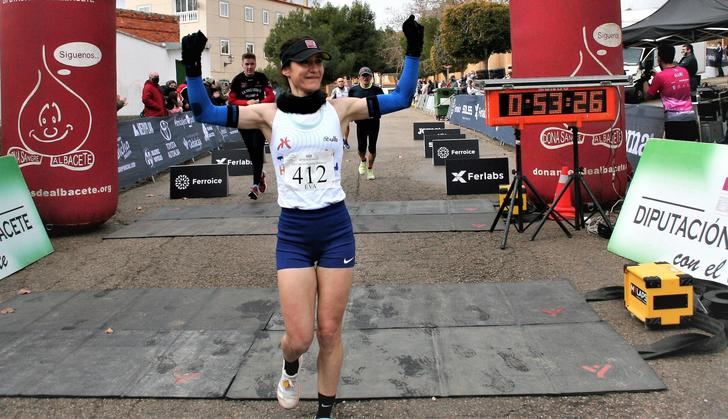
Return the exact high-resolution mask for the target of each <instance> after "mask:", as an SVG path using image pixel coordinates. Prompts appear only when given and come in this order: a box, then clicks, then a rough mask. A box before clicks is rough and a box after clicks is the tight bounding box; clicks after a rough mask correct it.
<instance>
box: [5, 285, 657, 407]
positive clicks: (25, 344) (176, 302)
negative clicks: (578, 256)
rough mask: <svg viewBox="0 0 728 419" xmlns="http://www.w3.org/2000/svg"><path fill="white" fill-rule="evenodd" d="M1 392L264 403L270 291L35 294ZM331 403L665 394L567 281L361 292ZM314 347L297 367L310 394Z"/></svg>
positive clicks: (276, 321)
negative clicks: (259, 400)
mask: <svg viewBox="0 0 728 419" xmlns="http://www.w3.org/2000/svg"><path fill="white" fill-rule="evenodd" d="M3 306H9V307H13V308H14V309H15V312H14V313H12V314H8V315H5V316H0V342H2V344H0V395H2V396H18V395H24V396H72V397H179V398H221V397H228V398H235V399H256V398H274V397H275V396H274V393H273V390H274V386H275V383H276V380H277V378H278V374H279V373H280V368H281V360H280V359H281V358H280V349H279V347H278V345H279V340H280V337H281V334H282V333H283V331H282V327H281V326H282V322H281V320H280V319H281V317H280V314H279V309H278V303H277V291H276V290H275V289H259V288H255V289H129V290H95V291H67V292H47V293H34V294H31V295H25V296H18V297H16V298H14V299H13V300H10V301H7V302H4V303H3ZM344 328H345V330H344V341H345V345H346V348H347V355H346V358H345V364H344V368H343V372H342V378H341V386H340V388H339V392H338V395H339V396H340V397H342V398H378V397H389V398H391V397H430V396H472V395H506V394H507V395H516V394H579V393H601V392H610V391H646V390H659V389H663V388H664V385H663V384H662V383H661V382H660V380H659V379H658V378H657V377H656V376H655V374H654V373H653V371H652V370H651V369H650V368H649V366H648V365H647V364H646V363H645V362H644V361H643V360H642V359H641V358H640V357H639V355H638V354H637V352H636V350H635V349H633V348H632V347H631V346H629V345H628V344H627V343H626V342H625V341H624V340H623V339H622V338H621V337H619V336H618V335H617V334H616V333H614V331H612V330H611V328H610V327H609V326H608V325H607V324H606V323H604V322H601V321H599V319H598V317H597V316H596V314H595V313H594V312H593V311H592V310H591V308H590V307H589V306H588V305H587V304H586V303H585V301H584V298H583V297H582V296H581V295H580V294H578V293H577V292H576V291H575V290H574V289H573V288H572V287H571V286H570V284H569V283H568V282H567V281H536V282H526V283H504V284H482V283H475V284H437V285H421V284H413V285H384V286H383V285H367V286H356V287H354V288H353V289H352V293H351V299H350V302H349V305H348V307H347V313H346V316H345V325H344ZM316 353H317V348H316V344H315V343H314V346H313V347H312V348H311V350H310V351H309V353H308V354H307V355H306V359H305V360H304V361H303V370H302V374H301V385H302V386H303V387H302V388H303V392H304V393H303V394H304V396H305V397H308V398H313V397H315V395H316V389H315V376H314V371H313V370H314V366H315V359H316Z"/></svg>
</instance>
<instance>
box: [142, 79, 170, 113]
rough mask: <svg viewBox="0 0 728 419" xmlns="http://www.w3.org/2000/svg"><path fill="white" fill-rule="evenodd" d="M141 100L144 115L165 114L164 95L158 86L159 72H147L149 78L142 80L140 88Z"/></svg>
mask: <svg viewBox="0 0 728 419" xmlns="http://www.w3.org/2000/svg"><path fill="white" fill-rule="evenodd" d="M142 102H143V103H144V112H142V115H144V116H167V109H166V108H165V107H164V96H163V95H162V89H161V88H160V87H159V73H157V72H156V71H152V72H151V73H149V80H147V81H145V82H144V90H142Z"/></svg>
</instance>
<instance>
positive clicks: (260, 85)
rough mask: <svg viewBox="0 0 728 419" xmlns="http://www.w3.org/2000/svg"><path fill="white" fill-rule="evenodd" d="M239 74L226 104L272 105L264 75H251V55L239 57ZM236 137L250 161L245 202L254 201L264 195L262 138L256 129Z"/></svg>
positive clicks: (252, 59) (256, 72) (261, 134)
mask: <svg viewBox="0 0 728 419" xmlns="http://www.w3.org/2000/svg"><path fill="white" fill-rule="evenodd" d="M242 64H243V72H242V73H240V74H238V75H237V76H235V77H234V78H233V81H232V82H230V93H228V104H230V105H237V106H252V105H257V104H259V103H273V102H275V99H276V97H275V93H273V88H272V87H271V85H270V82H269V81H268V77H266V76H265V74H263V73H261V72H258V71H255V67H256V61H255V54H252V53H246V54H243V63H242ZM238 131H240V136H241V137H243V142H245V148H247V149H248V153H250V160H251V161H252V162H253V186H251V187H250V193H249V194H248V198H250V199H258V196H259V195H260V194H262V193H263V192H265V190H266V189H267V184H266V182H265V172H264V171H263V162H264V160H265V158H264V153H265V137H264V136H263V133H262V132H261V131H260V130H257V129H240V130H238Z"/></svg>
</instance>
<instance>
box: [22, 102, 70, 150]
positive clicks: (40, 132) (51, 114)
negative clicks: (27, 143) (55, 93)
mask: <svg viewBox="0 0 728 419" xmlns="http://www.w3.org/2000/svg"><path fill="white" fill-rule="evenodd" d="M71 131H73V125H71V124H65V125H64V124H63V116H62V114H61V108H59V107H58V104H57V103H56V102H51V103H46V104H45V105H43V107H41V109H40V112H39V113H38V128H37V129H35V128H34V129H31V130H30V132H29V133H28V136H30V137H31V138H33V139H34V140H36V141H38V142H41V143H55V142H56V141H62V140H63V139H64V138H66V136H68V133H69V132H71Z"/></svg>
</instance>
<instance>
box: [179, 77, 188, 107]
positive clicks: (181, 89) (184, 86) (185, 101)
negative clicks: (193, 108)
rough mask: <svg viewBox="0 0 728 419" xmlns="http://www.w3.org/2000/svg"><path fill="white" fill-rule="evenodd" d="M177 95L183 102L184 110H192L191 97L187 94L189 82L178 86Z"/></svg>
mask: <svg viewBox="0 0 728 419" xmlns="http://www.w3.org/2000/svg"><path fill="white" fill-rule="evenodd" d="M177 96H178V97H179V99H180V101H181V102H182V112H187V111H189V110H190V99H189V97H188V96H187V83H182V84H180V85H179V86H177Z"/></svg>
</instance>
